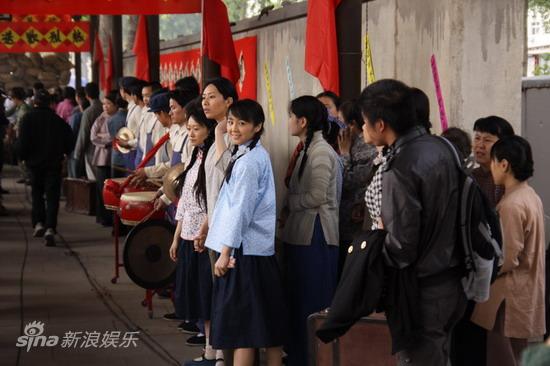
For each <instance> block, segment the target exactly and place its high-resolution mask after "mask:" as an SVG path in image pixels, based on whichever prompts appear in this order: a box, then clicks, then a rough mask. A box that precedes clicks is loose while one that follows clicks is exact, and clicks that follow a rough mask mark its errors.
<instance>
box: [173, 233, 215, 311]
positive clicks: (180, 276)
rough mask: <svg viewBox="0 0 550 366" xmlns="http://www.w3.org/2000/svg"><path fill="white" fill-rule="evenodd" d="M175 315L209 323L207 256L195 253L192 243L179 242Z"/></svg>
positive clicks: (204, 252)
mask: <svg viewBox="0 0 550 366" xmlns="http://www.w3.org/2000/svg"><path fill="white" fill-rule="evenodd" d="M174 305H175V308H176V315H177V316H178V317H179V318H181V319H186V320H199V319H200V320H210V314H211V310H212V270H211V269H210V259H209V257H208V252H207V251H203V252H202V253H198V252H196V251H195V250H194V247H193V242H192V241H190V240H183V239H180V245H179V247H178V262H177V268H176V281H175V293H174Z"/></svg>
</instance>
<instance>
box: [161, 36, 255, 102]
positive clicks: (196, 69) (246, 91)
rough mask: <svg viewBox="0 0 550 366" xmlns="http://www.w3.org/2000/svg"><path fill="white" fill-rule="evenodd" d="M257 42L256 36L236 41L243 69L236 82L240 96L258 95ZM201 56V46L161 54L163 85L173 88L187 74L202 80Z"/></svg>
mask: <svg viewBox="0 0 550 366" xmlns="http://www.w3.org/2000/svg"><path fill="white" fill-rule="evenodd" d="M256 43H257V39H256V37H255V36H254V37H246V38H241V39H239V40H235V41H234V44H235V53H236V54H237V59H238V61H239V68H240V71H241V77H240V79H239V80H238V81H237V84H236V87H237V92H238V93H239V98H250V99H254V100H255V99H256V97H257V90H256V84H257V82H256V81H257V61H256V52H257V45H256ZM200 56H201V54H200V49H199V48H194V49H191V50H188V51H181V52H173V53H165V54H162V55H160V82H161V83H162V85H163V86H165V87H169V88H171V89H173V88H174V85H175V83H176V81H177V80H179V79H181V78H183V77H185V76H194V77H195V78H196V79H197V80H201V57H200Z"/></svg>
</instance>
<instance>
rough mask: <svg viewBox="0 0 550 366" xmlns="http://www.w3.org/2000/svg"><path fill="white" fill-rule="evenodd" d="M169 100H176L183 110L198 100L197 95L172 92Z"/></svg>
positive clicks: (177, 90) (181, 91)
mask: <svg viewBox="0 0 550 366" xmlns="http://www.w3.org/2000/svg"><path fill="white" fill-rule="evenodd" d="M168 98H170V99H174V100H175V101H176V102H177V103H178V104H179V105H180V107H182V108H185V107H186V106H187V105H188V104H189V103H190V102H191V101H193V100H194V99H196V98H197V96H196V95H194V94H193V93H191V92H189V91H184V90H179V89H176V90H172V91H171V92H169V93H168Z"/></svg>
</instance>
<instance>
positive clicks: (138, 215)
mask: <svg viewBox="0 0 550 366" xmlns="http://www.w3.org/2000/svg"><path fill="white" fill-rule="evenodd" d="M156 194H157V192H151V191H148V192H128V193H124V194H122V196H121V197H120V206H119V207H120V213H119V215H120V221H122V223H123V224H125V225H130V226H136V225H137V224H139V223H140V222H141V221H142V220H143V219H145V218H146V217H147V216H149V215H150V214H151V213H152V215H151V216H150V218H151V219H159V220H162V219H163V218H164V210H158V211H155V212H153V210H154V200H155V195H156Z"/></svg>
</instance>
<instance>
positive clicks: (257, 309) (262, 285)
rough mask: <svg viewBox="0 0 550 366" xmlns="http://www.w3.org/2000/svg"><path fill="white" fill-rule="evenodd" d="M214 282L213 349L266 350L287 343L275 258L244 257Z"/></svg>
mask: <svg viewBox="0 0 550 366" xmlns="http://www.w3.org/2000/svg"><path fill="white" fill-rule="evenodd" d="M234 257H235V260H236V264H235V268H232V269H230V270H229V271H227V273H226V274H225V275H224V276H223V277H216V278H215V280H214V294H213V305H212V306H213V310H212V325H211V327H212V328H211V332H210V340H211V344H212V347H213V348H214V349H236V348H264V347H266V348H269V347H279V346H282V345H283V344H284V343H285V341H286V324H287V307H286V303H285V301H284V294H283V287H282V280H281V272H280V270H279V265H278V263H277V259H276V257H275V256H274V255H272V256H269V257H264V256H255V255H243V252H242V247H241V248H239V249H237V250H235V253H234Z"/></svg>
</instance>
